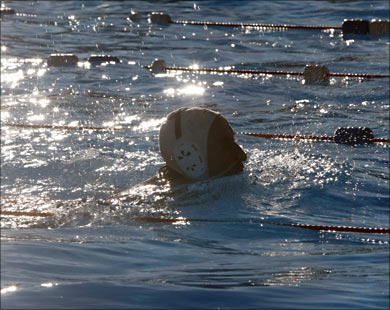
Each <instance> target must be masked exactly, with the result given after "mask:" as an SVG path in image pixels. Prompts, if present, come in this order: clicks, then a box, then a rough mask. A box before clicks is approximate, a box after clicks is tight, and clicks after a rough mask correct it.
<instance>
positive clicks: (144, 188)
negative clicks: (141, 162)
mask: <svg viewBox="0 0 390 310" xmlns="http://www.w3.org/2000/svg"><path fill="white" fill-rule="evenodd" d="M189 183H192V182H191V180H189V179H187V178H185V177H183V176H182V175H180V174H179V173H177V172H176V171H174V170H172V169H170V168H169V167H167V166H163V167H162V168H160V170H159V172H158V174H157V175H155V176H153V177H151V178H149V179H147V180H145V181H143V182H141V183H139V184H137V185H135V186H133V187H131V188H129V189H126V190H124V191H121V192H119V193H117V194H114V195H113V196H111V197H110V198H109V200H111V201H113V200H118V199H119V200H128V199H130V200H131V199H132V197H133V198H135V197H138V196H140V195H141V196H147V195H153V194H154V193H156V192H161V191H162V192H166V191H169V190H171V189H174V188H176V187H179V186H180V185H185V184H189Z"/></svg>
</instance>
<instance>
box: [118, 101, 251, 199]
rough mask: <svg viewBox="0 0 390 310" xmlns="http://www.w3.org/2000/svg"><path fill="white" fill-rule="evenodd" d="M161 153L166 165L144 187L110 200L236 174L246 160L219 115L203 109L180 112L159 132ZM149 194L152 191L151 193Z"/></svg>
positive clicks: (182, 109) (171, 114) (169, 116)
mask: <svg viewBox="0 0 390 310" xmlns="http://www.w3.org/2000/svg"><path fill="white" fill-rule="evenodd" d="M159 140H160V152H161V156H162V157H163V159H164V161H165V165H164V166H163V167H162V168H160V170H159V172H158V174H157V175H156V176H154V177H152V178H150V179H148V180H146V181H144V182H143V183H141V184H139V185H137V186H135V187H133V188H131V189H129V190H126V191H124V192H121V193H119V194H117V195H114V196H113V197H111V198H112V199H117V198H124V197H126V196H128V195H132V194H134V193H135V192H137V190H138V189H140V188H141V187H142V188H143V190H145V188H149V187H151V188H153V187H155V186H158V187H164V186H166V185H168V186H169V187H170V188H174V187H176V186H179V185H183V184H189V183H193V182H197V181H202V180H207V179H213V178H218V177H223V176H229V175H234V174H238V173H240V172H242V171H243V169H244V165H243V161H245V160H246V158H247V156H246V153H245V152H244V151H243V149H242V148H241V147H240V146H239V145H238V144H237V143H236V141H235V139H234V131H233V129H232V127H231V126H230V125H229V122H228V121H227V120H226V118H224V117H223V116H222V115H221V114H219V113H217V112H214V111H211V110H209V109H204V108H198V107H193V108H180V109H178V110H176V111H173V112H172V113H170V114H169V115H168V117H167V119H166V121H165V122H164V123H163V124H162V125H161V128H160V135H159ZM151 188H150V190H151V191H152V189H151Z"/></svg>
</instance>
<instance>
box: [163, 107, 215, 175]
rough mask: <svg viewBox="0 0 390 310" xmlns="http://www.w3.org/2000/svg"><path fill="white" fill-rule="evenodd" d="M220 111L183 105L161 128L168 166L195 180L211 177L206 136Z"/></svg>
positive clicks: (164, 156) (164, 154) (170, 115)
mask: <svg viewBox="0 0 390 310" xmlns="http://www.w3.org/2000/svg"><path fill="white" fill-rule="evenodd" d="M217 116H221V115H220V114H219V113H217V112H214V111H211V110H208V109H202V108H180V109H178V110H176V111H174V112H172V113H170V114H169V115H168V117H167V120H166V121H165V122H164V123H163V124H162V126H161V129H160V151H161V155H162V157H163V158H164V160H165V162H166V163H167V166H168V167H170V168H172V169H174V170H175V171H177V172H178V173H180V174H181V175H184V176H186V177H188V178H189V179H192V180H202V179H207V178H208V177H209V172H208V163H207V142H208V141H207V140H208V134H209V130H210V128H211V125H212V123H213V121H214V120H215V118H216V117H217Z"/></svg>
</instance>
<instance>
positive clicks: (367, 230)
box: [0, 211, 390, 234]
mask: <svg viewBox="0 0 390 310" xmlns="http://www.w3.org/2000/svg"><path fill="white" fill-rule="evenodd" d="M0 216H27V217H52V216H55V214H54V213H50V212H34V211H33V212H18V211H0ZM134 219H135V220H139V221H145V222H149V223H178V222H187V223H189V222H201V223H247V224H261V225H275V226H285V227H296V228H303V229H310V230H316V231H330V232H352V233H364V234H390V229H389V228H382V227H354V226H333V225H310V224H299V223H277V222H270V221H265V220H256V219H251V220H221V219H195V218H187V219H185V218H156V217H148V216H141V217H135V218H134Z"/></svg>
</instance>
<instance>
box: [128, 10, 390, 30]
mask: <svg viewBox="0 0 390 310" xmlns="http://www.w3.org/2000/svg"><path fill="white" fill-rule="evenodd" d="M139 18H140V14H139V13H136V12H131V15H130V19H131V20H134V21H136V20H137V19H139ZM149 22H150V23H155V24H166V25H167V24H176V25H193V26H203V27H207V26H217V27H218V26H220V27H233V28H271V29H303V30H313V29H314V30H339V31H342V32H343V34H370V35H389V32H390V31H389V29H390V21H389V20H377V19H372V20H371V21H368V20H364V19H344V21H343V23H342V25H341V26H317V25H287V24H279V25H277V24H260V23H250V24H249V23H231V22H212V21H206V22H202V21H189V20H172V18H171V17H170V16H169V15H168V14H167V13H165V12H152V14H151V15H150V18H149Z"/></svg>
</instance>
